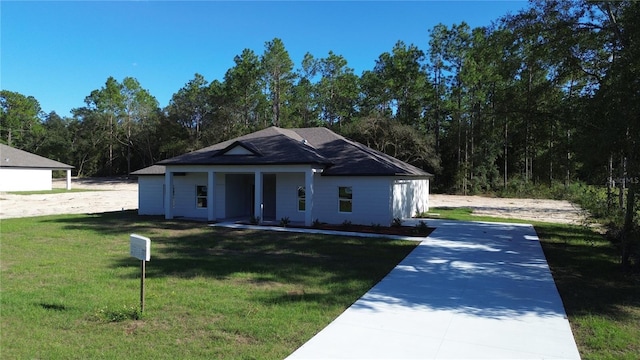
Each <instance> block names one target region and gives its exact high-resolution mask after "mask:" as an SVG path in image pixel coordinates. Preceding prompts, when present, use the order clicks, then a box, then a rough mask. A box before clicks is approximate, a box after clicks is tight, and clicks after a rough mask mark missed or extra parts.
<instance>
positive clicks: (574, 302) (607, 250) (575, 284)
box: [536, 224, 640, 319]
mask: <svg viewBox="0 0 640 360" xmlns="http://www.w3.org/2000/svg"><path fill="white" fill-rule="evenodd" d="M536 231H537V232H538V234H539V236H540V238H541V239H542V247H543V250H544V252H545V256H546V258H547V261H548V263H549V267H550V268H551V271H552V273H553V277H554V279H555V282H556V286H557V288H558V291H559V292H560V296H561V297H562V300H563V302H564V305H565V309H566V311H567V314H568V315H569V316H579V315H584V314H600V315H604V316H608V317H611V318H615V319H624V318H625V317H627V316H628V315H629V314H628V309H627V307H635V308H637V309H640V281H639V280H640V278H638V276H637V274H636V275H632V274H627V273H624V272H623V271H622V269H621V266H620V262H619V254H618V252H617V250H616V249H615V248H614V247H613V246H612V245H610V244H609V243H608V241H607V240H605V239H604V238H603V237H602V236H601V235H599V234H597V233H596V232H594V231H593V230H591V229H588V228H585V227H578V226H574V227H568V226H560V225H553V224H539V225H536Z"/></svg>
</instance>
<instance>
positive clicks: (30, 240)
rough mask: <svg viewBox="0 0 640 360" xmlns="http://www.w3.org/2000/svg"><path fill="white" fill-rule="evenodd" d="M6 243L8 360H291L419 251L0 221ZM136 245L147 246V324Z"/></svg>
mask: <svg viewBox="0 0 640 360" xmlns="http://www.w3.org/2000/svg"><path fill="white" fill-rule="evenodd" d="M0 231H1V236H2V238H1V241H2V243H1V245H2V249H1V250H2V252H1V253H0V270H1V273H0V274H1V283H0V285H1V287H2V295H1V298H0V318H1V321H0V331H1V334H2V336H0V355H1V357H2V358H7V359H24V358H46V359H73V358H76V359H87V358H91V359H94V358H97V359H121V358H136V359H176V358H215V359H225V358H227V359H238V358H243V359H263V358H264V359H275V358H284V357H286V356H287V355H289V354H290V353H291V352H293V351H294V350H295V349H296V348H298V347H299V346H300V345H302V344H303V343H304V342H306V341H307V340H308V339H309V338H311V337H312V336H313V335H314V334H315V333H317V332H318V331H319V330H321V329H322V328H323V327H325V326H326V325H327V324H328V323H329V322H331V321H332V320H333V319H334V318H335V317H336V316H337V315H339V314H340V313H341V312H342V311H344V309H345V308H347V307H348V306H349V305H351V304H352V303H353V302H354V301H355V300H356V299H358V298H359V297H360V296H361V295H362V294H364V293H365V292H366V291H367V290H368V289H369V288H371V286H373V285H374V284H375V283H376V282H378V281H379V280H380V279H381V278H382V277H384V275H386V274H387V272H388V271H389V270H390V269H392V268H393V267H394V266H395V265H396V264H397V263H398V262H399V261H400V260H401V259H402V258H404V257H405V256H406V255H407V254H408V253H409V252H410V251H411V250H412V249H413V248H414V247H415V245H416V244H415V243H413V242H403V241H390V240H383V239H364V238H348V237H333V236H324V235H309V234H290V233H286V234H285V233H278V234H274V233H270V232H257V231H243V230H230V229H220V228H211V227H206V226H205V225H204V224H199V223H189V222H174V221H165V220H163V219H160V218H154V217H138V216H136V215H135V214H134V213H132V212H117V213H106V214H100V215H65V216H50V217H37V218H25V219H9V220H2V223H1V229H0ZM130 233H139V234H141V235H144V236H148V237H150V238H151V240H152V245H151V261H150V262H148V263H147V267H146V268H147V278H146V279H147V280H146V301H145V311H144V313H143V314H140V313H139V311H138V310H139V295H140V278H139V276H140V267H139V266H140V262H139V260H136V259H135V258H132V257H130V256H129V234H130Z"/></svg>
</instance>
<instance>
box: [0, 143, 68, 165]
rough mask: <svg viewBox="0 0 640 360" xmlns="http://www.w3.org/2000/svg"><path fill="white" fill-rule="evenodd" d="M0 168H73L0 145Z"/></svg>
mask: <svg viewBox="0 0 640 360" xmlns="http://www.w3.org/2000/svg"><path fill="white" fill-rule="evenodd" d="M0 167H3V168H30V169H52V170H67V169H73V166H71V165H67V164H63V163H61V162H58V161H55V160H51V159H47V158H46V157H42V156H40V155H36V154H32V153H30V152H27V151H23V150H19V149H16V148H12V147H11V146H8V145H4V144H0Z"/></svg>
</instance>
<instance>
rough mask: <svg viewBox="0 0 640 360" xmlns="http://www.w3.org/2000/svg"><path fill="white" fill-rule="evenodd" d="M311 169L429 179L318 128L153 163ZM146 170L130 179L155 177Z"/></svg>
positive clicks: (262, 134) (259, 136)
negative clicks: (284, 166) (307, 166)
mask: <svg viewBox="0 0 640 360" xmlns="http://www.w3.org/2000/svg"><path fill="white" fill-rule="evenodd" d="M275 164H278V165H287V164H312V165H319V166H321V167H323V168H324V171H323V173H322V174H323V175H325V176H331V175H335V176H344V175H356V176H418V177H429V176H431V174H429V173H427V172H425V171H423V170H422V169H419V168H417V167H415V166H413V165H409V164H407V163H405V162H403V161H400V160H398V159H396V158H394V157H392V156H389V155H386V154H384V153H381V152H379V151H376V150H373V149H371V148H369V147H367V146H365V145H362V144H360V143H358V142H355V141H351V140H349V139H347V138H345V137H343V136H341V135H338V134H336V133H334V132H333V131H331V130H329V129H327V128H323V127H316V128H301V129H281V128H278V127H275V126H272V127H269V128H266V129H264V130H260V131H256V132H254V133H251V134H247V135H244V136H241V137H238V138H235V139H231V140H228V141H224V142H221V143H218V144H215V145H212V146H209V147H206V148H203V149H200V150H196V151H193V152H190V153H186V154H183V155H180V156H176V157H173V158H170V159H167V160H163V161H160V162H158V164H157V165H156V166H158V165H275ZM163 170H164V169H162V168H158V167H150V168H145V169H142V170H138V171H136V172H134V173H133V175H160V174H162V173H164V171H163Z"/></svg>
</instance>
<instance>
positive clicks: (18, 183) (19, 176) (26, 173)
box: [0, 168, 52, 191]
mask: <svg viewBox="0 0 640 360" xmlns="http://www.w3.org/2000/svg"><path fill="white" fill-rule="evenodd" d="M51 189H52V183H51V170H49V169H17V168H0V191H40V190H51Z"/></svg>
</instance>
